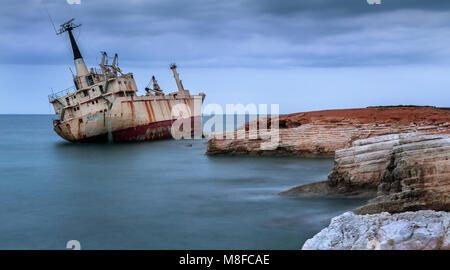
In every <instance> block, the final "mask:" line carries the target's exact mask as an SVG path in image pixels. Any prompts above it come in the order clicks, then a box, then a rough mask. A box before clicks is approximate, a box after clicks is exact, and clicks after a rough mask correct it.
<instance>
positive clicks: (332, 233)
mask: <svg viewBox="0 0 450 270" xmlns="http://www.w3.org/2000/svg"><path fill="white" fill-rule="evenodd" d="M449 229H450V213H449V212H443V211H441V212H436V211H432V210H422V211H417V212H404V213H399V214H389V213H387V212H383V213H380V214H374V215H356V214H354V213H352V212H347V213H344V214H342V215H340V216H337V217H335V218H333V219H332V220H331V223H330V225H329V226H328V227H327V228H325V229H323V230H322V231H321V232H319V233H318V234H316V235H315V236H314V237H313V238H311V239H309V240H307V241H306V242H305V244H304V245H303V248H302V249H304V250H311V249H313V250H315V249H321V250H330V249H331V250H334V249H336V250H352V249H353V250H354V249H365V250H370V249H394V250H395V249H397V250H417V249H447V250H448V249H450V235H449Z"/></svg>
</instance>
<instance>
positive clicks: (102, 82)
mask: <svg viewBox="0 0 450 270" xmlns="http://www.w3.org/2000/svg"><path fill="white" fill-rule="evenodd" d="M78 26H80V25H76V24H74V23H73V19H72V20H70V21H68V22H66V23H64V24H62V25H61V29H60V30H59V32H58V34H62V33H64V32H68V34H69V39H70V43H71V45H72V50H73V55H74V61H75V70H76V74H73V81H74V84H75V86H74V87H71V88H68V89H65V90H63V91H61V92H58V93H53V94H51V95H50V96H49V102H50V103H51V104H52V105H53V108H54V110H55V113H56V114H57V115H59V119H57V120H54V122H53V125H54V130H55V132H56V133H57V134H58V135H59V136H61V137H62V138H64V139H66V140H68V141H71V142H120V141H143V140H156V139H164V138H171V137H172V132H171V127H172V124H173V123H174V122H175V121H177V119H178V120H181V122H182V123H185V124H182V125H181V129H184V130H183V133H184V134H186V128H189V129H190V133H194V131H198V130H201V106H202V103H203V100H204V98H205V94H204V93H200V94H198V95H191V94H190V92H189V90H185V89H184V87H183V84H182V82H181V80H180V79H179V75H178V73H177V70H176V68H177V67H176V65H175V64H172V65H171V66H170V68H171V69H172V72H173V75H174V78H175V81H176V84H177V88H178V91H175V92H172V93H168V94H165V93H164V91H163V90H162V89H161V88H160V87H159V85H158V83H157V81H156V79H155V77H152V83H153V88H150V87H149V86H150V84H149V86H148V87H146V88H145V90H146V94H145V95H137V92H138V89H137V86H136V82H135V80H134V77H133V74H132V73H124V72H122V70H121V69H120V68H119V66H118V62H117V57H118V56H117V54H115V56H114V59H113V61H112V64H108V57H107V54H106V52H102V60H101V63H100V64H99V67H100V68H99V69H98V68H91V69H90V70H88V69H87V67H86V64H85V62H84V60H83V57H82V56H81V53H80V50H79V48H78V45H77V43H76V41H75V39H74V37H73V34H72V30H73V29H74V28H76V27H78ZM174 108H177V110H174ZM174 111H177V113H174ZM181 118H182V119H181ZM186 121H187V122H186ZM186 123H188V124H186ZM189 123H190V124H189Z"/></svg>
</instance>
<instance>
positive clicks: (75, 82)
mask: <svg viewBox="0 0 450 270" xmlns="http://www.w3.org/2000/svg"><path fill="white" fill-rule="evenodd" d="M73 83H74V84H75V88H76V89H77V90H78V89H80V88H79V87H78V83H77V80H76V79H75V80H73Z"/></svg>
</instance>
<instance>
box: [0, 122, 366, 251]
mask: <svg viewBox="0 0 450 270" xmlns="http://www.w3.org/2000/svg"><path fill="white" fill-rule="evenodd" d="M52 118H53V116H49V115H41V116H25V115H24V116H5V115H2V116H0V126H1V127H2V132H1V133H0V149H2V151H1V152H0V198H1V204H0V216H1V219H2V222H1V223H0V249H65V247H66V243H67V241H69V240H72V239H76V240H78V241H80V243H81V246H82V248H83V249H298V248H300V246H301V245H302V244H303V242H304V241H305V240H306V239H307V238H309V237H311V236H312V235H314V234H315V233H317V232H318V231H320V230H321V229H322V228H323V227H325V226H326V225H328V223H329V220H330V218H332V217H334V216H336V215H338V214H340V213H342V212H345V211H348V210H350V209H354V208H355V207H357V206H360V205H362V204H364V203H365V200H364V199H332V198H328V199H324V198H289V197H281V196H278V195H275V194H276V193H277V192H279V191H282V190H285V189H287V188H290V187H293V186H296V185H299V184H302V183H307V182H310V181H319V180H323V179H325V178H326V176H327V174H328V172H329V170H330V168H331V167H332V159H323V158H322V159H320V158H319V159H317V158H316V159H314V158H279V157H278V158H271V157H264V158H251V157H232V158H230V157H208V156H206V155H204V152H205V150H206V145H204V142H205V140H196V141H175V140H162V141H154V142H142V143H132V144H130V143H127V144H112V145H111V144H72V143H69V142H65V141H63V140H62V139H61V138H60V137H58V135H57V134H55V133H54V132H53V130H52V127H51V125H49V123H50V121H49V120H51V119H52ZM190 144H192V146H190Z"/></svg>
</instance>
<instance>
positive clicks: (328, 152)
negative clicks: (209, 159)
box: [206, 107, 450, 156]
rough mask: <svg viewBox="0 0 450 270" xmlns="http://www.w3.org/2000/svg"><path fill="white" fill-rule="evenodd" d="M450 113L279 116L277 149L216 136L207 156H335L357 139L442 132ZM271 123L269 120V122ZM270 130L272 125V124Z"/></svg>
mask: <svg viewBox="0 0 450 270" xmlns="http://www.w3.org/2000/svg"><path fill="white" fill-rule="evenodd" d="M449 119H450V110H446V109H440V108H434V107H382V108H365V109H345V110H327V111H314V112H306V113H296V114H289V115H282V116H280V117H279V127H280V129H279V135H280V142H279V144H278V145H277V146H276V147H274V148H265V147H261V145H262V144H265V143H267V142H269V140H270V137H267V136H266V137H264V136H257V139H250V134H251V132H249V127H250V126H251V124H247V125H246V126H245V127H244V128H245V129H246V132H247V133H246V134H245V135H246V136H245V138H243V139H238V134H237V132H234V134H233V137H232V138H234V139H226V138H225V136H223V138H218V136H215V137H213V138H212V139H210V140H209V142H208V149H207V152H206V153H207V154H210V155H213V154H231V155H296V156H333V155H334V153H335V151H336V150H337V149H342V148H345V147H349V146H351V144H352V142H354V141H355V140H358V139H365V138H371V137H375V136H381V135H387V134H395V133H410V132H422V133H440V132H442V131H445V130H448V128H449V126H450V123H449ZM269 122H270V121H269ZM269 127H270V123H269Z"/></svg>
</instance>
